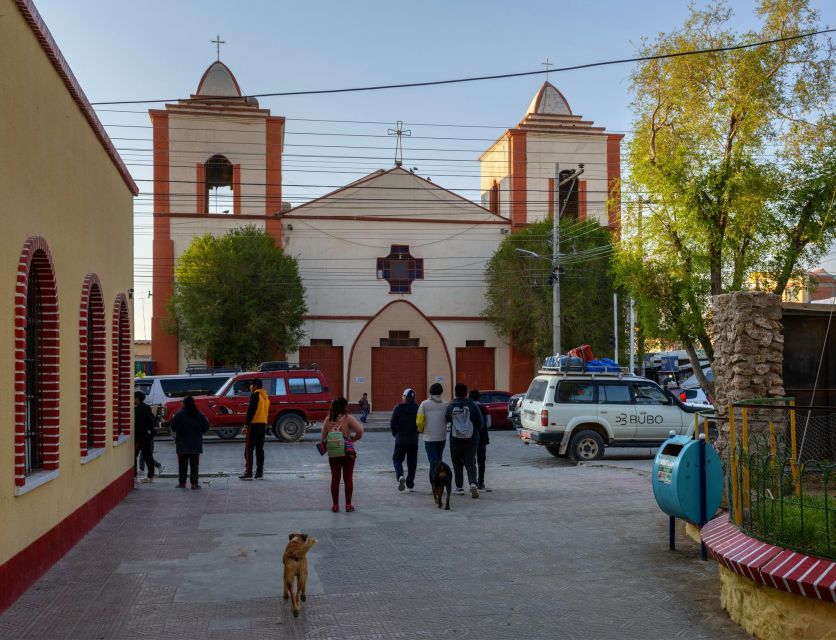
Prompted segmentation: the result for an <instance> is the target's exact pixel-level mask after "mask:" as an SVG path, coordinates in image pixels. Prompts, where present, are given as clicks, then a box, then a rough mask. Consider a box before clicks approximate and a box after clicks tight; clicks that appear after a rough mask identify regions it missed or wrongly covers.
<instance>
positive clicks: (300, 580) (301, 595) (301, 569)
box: [282, 533, 316, 616]
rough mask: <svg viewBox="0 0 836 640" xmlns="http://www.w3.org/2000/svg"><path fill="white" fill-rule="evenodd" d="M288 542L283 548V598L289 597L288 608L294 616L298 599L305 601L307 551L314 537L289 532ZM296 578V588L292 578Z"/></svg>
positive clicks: (297, 609)
mask: <svg viewBox="0 0 836 640" xmlns="http://www.w3.org/2000/svg"><path fill="white" fill-rule="evenodd" d="M288 538H290V542H288V543H287V547H285V550H284V556H283V557H282V561H283V562H284V596H283V597H284V599H285V600H287V599H288V598H290V608H291V610H292V611H293V615H294V616H298V615H299V600H300V599H301V600H302V602H304V601H305V586H306V584H307V582H308V558H307V555H308V551H310V550H311V547H312V546H314V544H315V543H316V539H315V538H308V534H307V533H291V534H290V535H289V536H288ZM294 578H296V590H295V591H294V589H293V579H294Z"/></svg>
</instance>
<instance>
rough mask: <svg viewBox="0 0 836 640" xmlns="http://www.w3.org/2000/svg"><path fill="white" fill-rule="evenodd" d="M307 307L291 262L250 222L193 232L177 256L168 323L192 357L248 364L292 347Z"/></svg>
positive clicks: (300, 332)
mask: <svg viewBox="0 0 836 640" xmlns="http://www.w3.org/2000/svg"><path fill="white" fill-rule="evenodd" d="M306 311H307V308H306V307H305V290H304V287H303V286H302V280H301V278H300V277H299V268H298V265H297V263H296V260H295V259H294V258H292V257H291V256H288V255H287V254H285V252H284V251H283V250H282V249H281V248H279V247H277V246H276V245H275V243H274V241H273V238H272V237H271V236H269V235H268V234H266V233H265V232H264V231H262V230H260V229H257V228H256V227H252V226H248V227H244V228H241V229H233V230H231V231H230V232H229V233H227V234H226V235H223V236H220V237H214V236H211V235H208V234H207V235H204V236H199V237H196V238H194V240H192V243H191V245H189V248H188V249H187V250H186V251H185V252H184V253H183V255H181V256H180V257H179V258H178V259H177V265H176V268H175V272H174V294H173V296H172V297H171V300H170V301H169V313H170V315H171V318H172V319H173V322H172V323H171V327H170V328H171V330H172V332H176V333H177V335H178V337H179V339H180V340H181V342H182V343H183V344H184V345H185V347H186V350H187V353H188V354H189V355H190V356H193V357H199V358H201V357H208V358H212V359H213V360H215V361H218V362H224V363H235V364H238V365H239V366H241V367H242V368H244V369H247V368H250V367H251V366H253V365H255V364H257V363H259V362H262V361H264V360H269V359H271V358H275V357H276V354H278V353H287V352H291V351H295V350H296V348H297V347H298V346H299V343H300V342H301V341H302V338H303V335H304V333H303V331H302V322H303V318H304V314H305V312H306Z"/></svg>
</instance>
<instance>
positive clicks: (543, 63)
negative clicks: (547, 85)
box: [540, 58, 554, 82]
mask: <svg viewBox="0 0 836 640" xmlns="http://www.w3.org/2000/svg"><path fill="white" fill-rule="evenodd" d="M540 64H542V65H543V66H544V67H546V82H548V81H549V67H553V66H554V63H553V62H551V61H550V60H549V59H548V58H546V61H545V62H541V63H540Z"/></svg>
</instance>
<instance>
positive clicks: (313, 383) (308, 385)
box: [305, 378, 322, 393]
mask: <svg viewBox="0 0 836 640" xmlns="http://www.w3.org/2000/svg"><path fill="white" fill-rule="evenodd" d="M305 392H306V393H322V382H320V380H319V378H305Z"/></svg>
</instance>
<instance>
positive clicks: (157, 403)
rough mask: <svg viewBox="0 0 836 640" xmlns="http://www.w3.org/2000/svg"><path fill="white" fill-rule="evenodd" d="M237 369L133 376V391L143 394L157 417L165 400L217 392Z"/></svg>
mask: <svg viewBox="0 0 836 640" xmlns="http://www.w3.org/2000/svg"><path fill="white" fill-rule="evenodd" d="M237 371H238V370H228V369H210V368H206V369H199V370H198V369H193V370H192V373H186V374H183V375H170V376H144V377H142V378H134V391H142V393H144V394H145V403H146V404H147V405H148V406H150V407H151V410H152V411H153V412H154V414H155V415H156V416H157V417H158V418H159V417H160V416H161V410H162V408H163V406H164V405H165V403H166V402H168V401H169V400H173V399H175V398H182V397H183V396H186V395H193V396H206V395H213V394H215V393H217V392H218V391H219V390H220V388H221V387H223V386H224V385H225V384H226V383H227V382H229V379H230V378H232V376H234V375H235V374H236V373H237Z"/></svg>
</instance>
